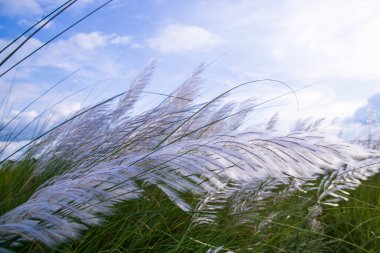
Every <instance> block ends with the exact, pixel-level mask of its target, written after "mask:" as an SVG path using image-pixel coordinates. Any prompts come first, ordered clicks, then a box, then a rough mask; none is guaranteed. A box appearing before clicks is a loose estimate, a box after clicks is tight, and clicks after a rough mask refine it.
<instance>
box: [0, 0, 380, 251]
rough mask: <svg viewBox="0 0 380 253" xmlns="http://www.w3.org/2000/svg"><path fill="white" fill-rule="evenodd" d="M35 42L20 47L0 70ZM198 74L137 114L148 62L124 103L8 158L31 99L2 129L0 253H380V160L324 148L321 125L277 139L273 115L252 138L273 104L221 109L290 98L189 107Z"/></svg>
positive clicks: (356, 148)
mask: <svg viewBox="0 0 380 253" xmlns="http://www.w3.org/2000/svg"><path fill="white" fill-rule="evenodd" d="M74 2H75V1H67V2H66V3H65V4H64V5H62V6H61V7H60V8H58V9H56V10H55V11H58V13H55V11H54V12H53V14H54V13H55V14H54V15H59V13H62V12H63V11H65V10H66V9H67V8H68V7H69V6H70V5H72V4H74ZM108 2H110V1H108ZM108 2H106V3H105V4H107V3H108ZM105 4H104V5H105ZM100 8H101V7H99V8H98V9H100ZM98 9H96V10H95V11H97V10H98ZM95 11H94V12H95ZM94 12H92V13H94ZM92 13H89V15H91V14H92ZM49 15H50V14H49ZM89 15H87V16H85V17H84V18H83V19H81V20H79V21H78V22H77V23H79V22H80V21H82V20H84V19H85V18H87V17H88V16H89ZM47 17H49V16H47ZM54 17H55V16H52V18H51V19H53V18H54ZM77 23H74V24H73V25H72V26H70V27H68V29H70V28H71V27H73V26H75V25H76V24H77ZM37 24H38V23H37ZM46 24H47V23H45V25H46ZM43 27H44V25H42V26H41V29H42V28H43ZM32 28H33V27H32ZM37 32H38V29H37V30H35V33H37ZM63 32H65V30H64V31H63ZM63 32H62V33H63ZM24 35H25V34H23V36H24ZM33 35H34V34H32V35H30V36H29V37H23V36H20V37H19V38H22V39H24V41H23V43H21V44H19V46H18V47H15V48H13V51H11V52H10V53H9V54H8V55H6V57H5V58H4V59H3V60H2V62H1V63H0V67H1V65H2V64H3V63H5V62H6V61H7V60H9V59H11V58H12V56H13V54H14V53H15V52H16V51H17V50H18V49H20V48H21V47H22V46H23V44H24V43H26V42H27V41H28V40H29V39H30V38H32V37H33ZM59 35H60V34H57V36H59ZM12 43H13V42H12ZM12 43H11V44H12ZM11 44H10V45H11ZM43 46H44V45H42V46H41V48H42V47H43ZM5 49H7V48H5ZM5 49H4V50H5ZM4 50H3V51H4ZM38 50H39V49H38ZM38 50H37V51H38ZM3 51H1V52H3ZM5 52H7V51H5ZM31 55H32V54H31ZM31 55H28V56H27V57H29V56H31ZM27 57H26V58H27ZM26 58H25V59H26ZM20 62H22V61H20ZM20 62H19V63H20ZM17 64H18V63H16V65H13V67H11V68H9V69H5V70H2V72H1V73H2V74H0V76H3V75H5V74H6V73H8V72H9V71H10V70H12V68H14V67H15V66H17ZM204 69H205V67H204V66H203V65H201V66H200V67H199V68H197V69H195V71H194V72H193V74H192V75H191V76H190V78H189V79H187V80H185V81H184V82H183V84H182V85H180V86H178V88H177V89H176V90H175V91H173V92H172V93H171V94H167V95H165V96H164V99H162V101H161V102H160V103H158V104H154V105H152V107H151V108H148V109H146V110H143V111H138V112H137V113H136V111H137V110H136V104H137V103H138V101H139V100H140V99H141V96H142V94H143V92H144V91H145V90H146V86H147V85H148V83H149V81H150V79H151V77H152V75H153V73H154V70H155V63H154V62H151V63H149V64H147V65H146V66H145V67H144V69H143V70H142V71H141V72H140V73H139V74H138V75H137V76H136V78H135V79H134V80H133V81H132V82H131V84H130V86H129V87H128V88H127V90H126V91H125V92H123V93H120V94H118V95H115V96H114V97H111V98H109V99H106V100H104V101H101V102H99V103H97V104H95V105H92V106H88V107H85V108H82V109H81V110H79V111H78V112H76V113H75V114H74V115H71V116H70V117H69V118H67V119H66V120H64V121H62V122H60V123H58V124H57V125H54V126H51V127H50V128H47V129H41V130H40V131H39V132H38V134H36V135H35V136H34V138H33V139H32V140H30V142H28V143H26V145H25V146H22V147H21V148H20V149H18V150H16V151H15V152H14V153H13V154H10V155H8V154H7V155H5V150H6V148H7V146H8V145H9V144H11V143H12V142H13V141H15V140H17V137H18V135H19V134H20V133H21V132H22V131H21V132H17V131H15V132H11V133H9V132H7V133H6V134H5V133H4V129H5V128H6V127H7V126H11V122H12V121H13V120H14V119H15V118H17V117H18V116H19V115H20V114H21V113H22V112H23V111H25V110H26V109H27V108H28V107H29V106H30V105H31V104H33V103H34V102H36V101H37V100H38V99H40V97H39V98H36V99H35V100H34V101H33V102H31V104H29V105H28V106H27V107H25V108H24V109H22V110H21V111H20V113H19V114H17V115H15V116H14V117H13V118H11V119H10V120H9V118H10V117H6V116H7V115H1V119H2V120H3V122H0V135H1V136H6V135H8V136H9V139H8V140H7V141H5V142H1V146H0V148H1V149H0V150H1V151H0V157H1V159H2V160H1V161H0V253H3V252H4V253H9V252H208V253H213V252H215V253H216V252H380V243H379V238H380V237H379V235H380V231H379V225H380V221H379V217H380V216H379V211H380V198H379V193H380V175H379V174H378V172H379V169H380V152H379V151H378V150H375V149H369V148H366V147H364V146H362V145H359V144H352V143H348V142H346V141H344V140H341V139H339V138H337V137H334V136H329V135H326V134H324V133H323V132H321V131H320V129H319V127H320V123H321V120H314V121H313V120H310V119H308V120H300V121H298V122H296V123H295V124H294V128H293V129H291V130H290V131H289V132H287V133H280V131H275V130H276V128H277V126H278V125H279V124H280V122H279V119H278V115H277V114H275V115H274V116H273V117H272V118H271V119H270V120H269V121H268V122H267V124H266V125H265V126H264V127H262V128H257V127H255V126H254V125H253V124H250V122H249V120H248V119H249V117H248V116H249V115H251V113H252V112H254V111H255V110H256V109H257V108H258V107H259V106H262V105H264V104H265V103H267V102H268V101H264V102H257V100H254V99H248V100H246V101H243V102H227V101H228V100H227V98H228V95H230V93H231V92H232V91H234V90H237V89H239V88H241V87H243V86H244V87H246V86H249V85H251V84H254V83H263V82H271V83H278V84H282V85H285V86H286V87H287V88H289V92H288V93H285V94H284V95H288V94H296V92H297V90H293V89H292V88H291V87H290V86H288V85H286V84H285V83H283V82H281V81H277V80H270V79H265V80H253V81H248V82H245V83H241V84H236V85H235V86H234V87H233V88H230V89H229V90H226V91H225V92H223V93H221V94H217V95H215V96H214V97H213V98H211V99H209V100H208V101H206V102H202V103H201V102H197V97H198V95H199V94H198V93H199V90H200V87H201V86H202V79H201V74H202V72H203V71H204ZM53 88H54V86H53V87H51V88H49V90H50V89H53ZM49 90H47V91H45V93H43V95H44V94H46V93H47V92H49ZM8 95H9V94H5V95H4V97H3V98H2V101H3V102H4V101H7V96H8ZM43 95H41V96H43ZM161 95H162V94H161ZM284 95H281V96H284ZM276 98H278V97H274V98H272V99H271V100H274V99H276ZM1 104H2V106H6V102H4V103H1ZM0 109H1V108H0ZM2 111H3V112H4V111H5V110H2ZM4 119H8V120H4ZM15 157H16V158H15Z"/></svg>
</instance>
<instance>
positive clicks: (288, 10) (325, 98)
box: [0, 0, 380, 141]
mask: <svg viewBox="0 0 380 253" xmlns="http://www.w3.org/2000/svg"><path fill="white" fill-rule="evenodd" d="M64 2H65V1H62V0H60V1H49V0H18V1H8V0H0V47H1V48H3V47H4V46H5V45H7V43H9V42H10V41H11V40H13V39H14V38H15V37H17V36H18V35H19V34H21V33H22V32H23V31H25V30H26V29H27V28H28V27H29V26H30V25H32V24H33V23H34V22H36V21H37V20H39V18H41V17H43V16H44V15H46V14H48V13H49V12H50V11H52V10H53V9H55V8H56V7H57V6H59V5H60V4H62V3H64ZM104 2H105V1H104V0H78V1H77V2H76V3H75V4H73V5H72V6H71V7H69V8H68V9H67V11H65V12H64V13H63V14H62V15H60V16H58V17H57V18H56V19H54V20H53V21H52V22H51V23H49V24H48V25H47V26H46V27H45V28H44V29H42V30H41V31H40V32H39V33H37V34H36V36H35V37H34V38H33V39H31V40H30V41H28V43H26V44H25V46H23V47H22V49H21V50H20V51H18V52H17V54H15V55H14V56H13V57H12V58H11V59H10V60H8V61H7V62H6V63H5V64H3V65H2V66H0V70H1V71H0V73H4V72H6V71H7V70H8V69H9V68H10V67H11V66H12V65H13V64H14V63H16V62H17V61H18V60H20V59H22V58H23V57H24V56H25V55H27V54H29V53H30V52H32V51H33V50H34V49H36V48H38V47H39V46H41V45H43V43H44V42H46V41H48V40H49V39H51V38H52V37H53V36H55V35H56V34H58V33H59V32H61V31H62V30H63V29H65V28H66V27H68V26H70V25H71V24H72V23H74V22H75V21H77V20H79V19H80V18H82V17H83V16H84V15H86V14H88V13H89V12H91V11H92V10H94V9H96V8H97V7H98V6H100V5H101V4H102V3H104ZM378 13H380V2H379V1H376V0H374V1H370V0H366V1H350V0H345V1H343V0H340V1H334V0H331V1H319V0H318V1H317V0H315V1H312V0H310V1H304V0H302V1H301V0H299V1H297V0H294V1H290V0H289V1H286V0H284V1H259V0H257V1H252V0H234V1H229V0H218V1H217V0H215V1H211V0H210V1H207V0H194V1H174V0H146V1H139V0H114V1H112V2H111V3H110V4H108V5H107V6H106V7H105V8H103V9H101V10H100V11H98V12H96V13H95V14H94V15H92V16H90V17H89V18H87V19H85V20H84V21H83V22H81V23H80V24H78V25H76V26H75V27H73V28H72V29H70V30H68V31H67V32H66V33H64V34H63V35H62V36H60V37H58V38H57V39H55V40H53V41H52V42H51V43H50V44H49V45H48V46H46V47H43V48H42V49H41V50H40V51H39V52H38V53H36V54H35V55H33V56H32V57H30V58H28V59H27V60H25V61H24V62H23V63H22V64H20V65H18V66H17V67H16V68H13V69H12V70H11V71H9V72H7V73H5V74H4V75H3V74H1V75H2V76H1V78H0V89H1V93H0V95H1V96H0V99H1V100H0V101H2V106H1V108H0V116H1V120H2V122H7V120H9V119H11V118H12V116H14V115H17V113H18V112H19V111H20V109H21V108H23V106H26V105H27V104H28V103H30V102H31V101H33V99H35V98H37V97H38V96H39V95H41V94H42V93H43V92H44V91H46V90H47V89H49V88H50V87H52V86H53V85H54V84H55V83H57V82H58V81H60V80H61V79H63V78H65V77H67V76H68V75H70V74H72V76H70V77H69V78H68V79H67V80H65V81H64V82H62V83H61V84H59V85H58V86H57V87H55V88H54V89H52V90H51V91H49V93H47V94H46V95H44V96H43V97H42V98H41V99H40V100H39V101H38V102H37V103H35V104H33V106H31V107H30V108H28V109H27V110H26V112H25V113H23V114H22V115H20V117H18V118H17V120H14V122H12V124H13V125H14V126H16V125H19V126H20V125H23V124H27V123H28V122H30V121H32V120H33V119H34V118H35V117H36V116H38V115H41V114H46V115H49V122H55V121H59V120H60V119H62V118H63V117H66V116H67V115H70V113H72V112H73V111H75V110H78V109H80V108H83V107H84V106H86V105H88V104H92V103H94V102H95V101H99V100H100V99H104V98H106V97H110V96H112V95H115V94H117V93H120V92H122V91H124V90H125V89H126V88H127V87H128V83H129V82H130V81H131V80H132V79H133V77H134V75H136V73H138V71H139V70H140V69H141V68H142V67H143V66H144V65H145V64H146V63H148V62H149V61H150V60H152V59H155V60H156V61H157V69H156V73H155V77H154V79H153V80H152V83H151V85H150V86H149V91H150V92H159V93H170V92H171V91H172V90H173V89H175V87H177V86H178V85H179V84H180V83H181V81H184V80H185V79H186V78H187V77H188V76H189V75H190V74H191V72H192V70H193V69H194V68H196V67H197V66H198V65H199V64H201V63H205V64H209V65H208V67H207V68H206V70H205V72H204V74H203V78H204V87H203V88H202V92H201V94H202V95H203V96H204V97H208V96H212V95H217V94H218V92H222V91H224V90H226V89H228V88H231V87H233V86H234V85H237V84H239V83H242V82H247V81H251V80H255V79H276V80H280V81H282V82H285V83H287V84H288V85H290V86H291V87H292V88H293V89H294V90H297V89H301V88H303V87H306V86H309V85H312V84H314V85H313V86H311V87H308V88H305V89H302V90H300V91H297V92H296V94H297V98H296V97H295V96H294V95H288V96H285V97H283V98H281V99H277V100H275V101H274V102H271V103H268V104H264V106H262V107H263V108H262V109H263V110H262V111H260V113H258V116H259V114H260V115H264V116H263V117H265V114H267V115H270V114H272V113H274V112H275V111H279V112H280V116H281V115H283V117H284V118H285V119H287V120H290V121H295V120H297V119H299V118H306V117H309V116H312V117H315V118H319V117H326V118H328V119H331V120H332V119H334V118H337V117H339V118H340V119H341V121H340V122H341V123H340V126H341V127H343V128H344V130H345V131H346V132H347V133H349V135H350V136H352V138H356V136H357V135H358V134H359V130H358V127H360V126H363V125H364V124H366V119H367V105H368V104H369V103H370V104H371V108H372V110H373V111H375V112H376V109H377V111H380V50H379V49H378V47H379V45H380V16H379V15H378ZM7 52H9V50H5V51H4V52H3V53H2V54H1V58H0V59H3V58H4V57H5V56H6V54H7ZM74 72H75V73H74ZM73 73H74V74H73ZM288 92H289V88H288V87H287V86H285V85H283V84H280V83H275V82H263V83H260V84H255V85H250V86H247V87H245V88H244V89H242V90H240V91H237V92H236V93H234V94H231V99H234V100H242V99H246V98H250V97H256V98H257V99H258V100H260V101H265V100H268V99H271V98H273V97H276V96H279V95H281V94H285V93H288ZM6 95H9V96H6ZM150 96H151V97H149V99H152V100H153V99H157V98H156V97H154V96H157V95H150ZM61 100H63V101H61ZM60 101H61V102H60ZM5 102H7V103H5ZM50 107H52V109H51V110H50V111H49V112H45V110H47V109H48V108H50ZM264 107H265V108H264ZM264 109H265V110H264ZM51 112H53V113H51ZM252 120H254V119H252ZM37 122H38V123H39V124H42V123H43V122H41V121H40V120H36V121H35V122H34V123H33V124H37ZM3 124H4V123H3ZM355 129H356V130H355ZM355 131H356V132H355ZM361 133H363V130H361ZM30 134H31V133H30V131H29V132H28V131H25V132H24V134H23V135H20V136H19V138H18V140H15V141H24V140H25V139H28V136H30Z"/></svg>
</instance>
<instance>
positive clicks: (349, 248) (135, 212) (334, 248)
mask: <svg viewBox="0 0 380 253" xmlns="http://www.w3.org/2000/svg"><path fill="white" fill-rule="evenodd" d="M35 164H36V161H32V160H24V161H22V162H17V163H14V162H8V163H7V164H5V165H4V166H3V169H2V170H1V172H2V175H1V177H0V185H1V187H2V188H1V189H2V191H1V193H2V194H1V199H0V206H1V213H2V214H3V213H4V212H5V211H8V210H10V209H12V208H14V207H17V206H18V205H20V204H21V203H23V202H25V201H26V200H27V199H28V198H29V197H30V195H31V194H32V193H33V191H35V189H36V188H37V187H38V186H39V185H41V184H42V183H43V182H44V181H45V180H47V179H48V178H49V175H44V176H42V175H40V176H33V175H32V173H31V171H32V169H31V168H33V166H34V165H35ZM379 193H380V175H376V176H374V177H372V178H370V179H369V180H368V181H365V182H364V183H363V184H362V185H361V186H360V187H358V188H357V189H356V190H355V191H352V192H351V196H350V199H349V200H348V201H343V202H341V203H340V206H339V207H329V206H324V207H323V211H322V213H321V214H320V216H318V217H317V221H318V222H319V227H318V228H312V227H311V226H312V225H311V218H310V208H311V207H313V205H315V204H316V195H315V192H313V191H310V192H307V193H304V192H301V191H295V192H293V193H291V194H290V195H289V196H287V197H286V198H278V197H276V198H272V199H270V200H267V201H266V205H265V208H262V209H260V210H255V211H254V213H250V214H249V217H250V220H248V221H246V222H241V219H239V216H240V215H239V214H234V215H231V214H229V212H228V208H227V206H226V208H225V209H224V210H221V211H220V212H219V214H218V217H217V219H216V220H215V222H214V223H212V224H196V223H194V220H193V217H194V215H195V214H194V213H191V212H190V213H189V212H184V211H182V210H181V209H179V208H178V207H177V206H176V205H174V204H173V202H172V201H171V200H170V199H168V197H167V196H166V195H165V194H163V192H162V191H160V190H159V189H157V188H156V187H154V186H149V187H147V188H146V189H145V194H144V197H143V198H139V199H136V200H129V201H125V202H123V203H120V204H118V205H117V206H116V207H115V213H114V214H113V215H111V216H107V217H105V219H106V220H105V222H104V223H103V224H102V225H101V226H95V227H92V228H90V229H89V230H88V231H86V232H85V233H84V234H83V236H82V238H81V239H80V240H75V241H71V242H68V243H65V244H63V245H60V246H58V248H56V249H55V250H54V252H206V251H208V250H210V249H219V248H218V247H220V246H222V248H221V249H220V251H219V252H226V251H234V252H378V251H379V250H380V241H379V238H378V234H379V227H380V226H379V225H380V215H379V214H380V200H379V196H380V195H379ZM184 197H185V198H186V199H193V202H194V203H193V204H194V205H196V198H194V196H192V195H191V194H188V196H184ZM241 215H243V214H241ZM245 215H247V214H245ZM16 249H17V251H19V252H41V251H42V250H44V251H46V252H50V251H51V249H49V248H46V247H44V246H43V245H41V244H38V243H36V244H33V243H30V244H27V245H24V246H23V247H21V248H16Z"/></svg>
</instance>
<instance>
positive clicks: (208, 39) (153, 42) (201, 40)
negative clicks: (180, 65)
mask: <svg viewBox="0 0 380 253" xmlns="http://www.w3.org/2000/svg"><path fill="white" fill-rule="evenodd" d="M220 42H221V39H220V38H219V37H218V36H216V35H214V34H212V33H211V32H209V31H207V30H205V29H203V28H201V27H198V26H191V25H183V24H172V25H169V26H167V27H165V28H164V29H163V30H161V32H160V33H159V34H158V35H157V36H156V37H154V38H151V39H149V40H148V44H149V46H150V47H151V48H153V49H156V50H158V51H160V52H162V53H177V54H180V53H185V52H187V51H196V50H205V49H209V48H211V47H213V46H215V45H216V44H218V43H220Z"/></svg>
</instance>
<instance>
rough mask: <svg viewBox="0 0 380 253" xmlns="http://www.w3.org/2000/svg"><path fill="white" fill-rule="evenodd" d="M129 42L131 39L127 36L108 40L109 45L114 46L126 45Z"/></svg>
mask: <svg viewBox="0 0 380 253" xmlns="http://www.w3.org/2000/svg"><path fill="white" fill-rule="evenodd" d="M130 42H131V37H129V36H115V37H114V38H112V39H111V40H110V43H111V44H115V45H127V44H129V43H130Z"/></svg>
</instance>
